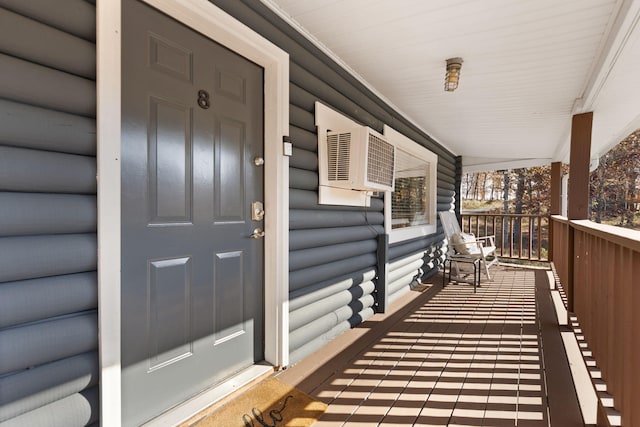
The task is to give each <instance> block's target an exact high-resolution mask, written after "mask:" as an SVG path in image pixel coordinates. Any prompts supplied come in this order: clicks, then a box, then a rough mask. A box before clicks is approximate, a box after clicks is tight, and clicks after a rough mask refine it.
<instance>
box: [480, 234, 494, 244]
mask: <svg viewBox="0 0 640 427" xmlns="http://www.w3.org/2000/svg"><path fill="white" fill-rule="evenodd" d="M495 238H496V236H495V234H491V235H489V236H482V237H476V239H477V240H484V241H485V245H486V241H487V240H488V241H489V245H488V246H495V244H494V243H493V242H494V241H495Z"/></svg>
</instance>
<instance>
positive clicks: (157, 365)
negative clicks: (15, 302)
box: [122, 0, 264, 425]
mask: <svg viewBox="0 0 640 427" xmlns="http://www.w3.org/2000/svg"><path fill="white" fill-rule="evenodd" d="M122 51H123V53H122V105H123V107H122V405H123V407H122V409H123V423H124V425H137V424H140V423H142V422H144V421H145V420H148V419H150V418H152V417H154V416H156V415H158V414H160V413H161V412H163V411H165V410H166V409H169V408H171V407H172V406H174V405H176V404H178V403H180V402H182V401H184V400H186V399H188V398H189V397H191V396H193V395H195V394H197V393H198V392H200V391H202V390H204V389H206V388H207V387H210V386H212V385H214V384H216V383H219V382H221V381H223V380H224V379H225V378H228V377H229V376H231V375H233V374H234V373H236V372H238V371H240V370H242V369H243V368H246V367H248V366H251V365H252V364H254V363H256V362H258V361H260V360H263V359H264V354H263V353H264V344H263V341H264V332H263V280H264V279H263V251H264V247H263V245H264V243H263V240H262V239H261V238H251V237H250V236H251V234H252V233H253V231H254V229H255V228H263V227H264V224H263V221H262V220H252V210H251V204H252V202H254V201H262V200H263V168H262V167H261V166H256V164H255V163H254V159H255V158H257V157H262V156H263V134H264V132H263V70H262V68H260V67H259V66H257V65H256V64H254V63H252V62H250V61H248V60H247V59H245V58H243V57H240V56H238V55H237V54H235V53H233V52H231V51H229V50H227V49H226V48H224V47H222V46H220V45H219V44H217V43H215V42H213V41H212V40H210V39H208V38H206V37H204V36H202V35H201V34H199V33H197V32H195V31H193V30H191V29H189V28H187V27H185V26H183V25H181V24H179V23H178V22H176V21H174V20H172V19H171V18H169V17H167V16H165V15H163V14H162V13H160V12H157V11H156V10H154V9H152V8H151V7H149V6H147V5H145V4H143V3H141V2H138V1H135V0H126V1H125V2H124V4H123V34H122ZM256 237H257V236H256Z"/></svg>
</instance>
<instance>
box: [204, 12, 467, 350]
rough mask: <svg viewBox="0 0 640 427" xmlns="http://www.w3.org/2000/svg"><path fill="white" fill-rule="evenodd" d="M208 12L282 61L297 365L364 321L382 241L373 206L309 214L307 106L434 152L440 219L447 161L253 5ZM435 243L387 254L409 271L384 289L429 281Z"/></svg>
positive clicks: (313, 150) (314, 184)
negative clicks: (387, 129) (254, 35)
mask: <svg viewBox="0 0 640 427" xmlns="http://www.w3.org/2000/svg"><path fill="white" fill-rule="evenodd" d="M213 3H214V4H216V5H217V6H219V7H221V8H222V9H223V10H225V11H226V12H227V13H229V14H230V15H232V16H234V17H235V18H237V19H238V20H240V21H241V22H243V23H244V24H246V25H248V26H249V27H251V28H252V29H253V30H255V31H256V32H258V33H259V34H261V35H262V36H264V37H265V38H267V39H269V40H271V41H272V42H273V43H275V44H276V45H278V46H279V47H280V48H282V49H283V50H285V51H286V52H288V53H289V55H290V68H289V70H290V79H291V82H290V87H289V93H290V114H289V118H290V129H289V133H290V136H291V141H292V143H293V147H294V150H293V156H292V157H291V159H290V170H289V180H290V218H289V221H290V238H289V246H290V277H289V286H290V310H291V312H290V333H291V335H290V351H291V354H290V359H291V361H292V362H296V361H298V360H300V359H302V358H303V357H305V356H306V355H308V354H310V353H311V352H313V351H316V350H317V349H319V348H320V347H322V346H323V345H325V344H326V342H328V341H329V340H331V339H332V338H334V337H335V336H336V335H338V334H340V333H341V332H343V331H345V330H347V329H349V328H351V327H354V326H356V325H358V324H359V323H361V322H362V321H364V320H366V319H367V318H368V317H370V316H371V315H373V313H374V311H375V298H374V295H375V292H374V286H375V276H376V269H377V257H376V251H377V235H378V234H380V233H383V232H384V215H383V208H384V206H383V201H382V200H381V199H373V200H372V203H371V207H370V208H368V209H363V208H357V207H345V206H320V205H318V158H317V151H318V145H317V134H316V127H315V117H314V104H315V102H316V101H320V102H322V103H324V104H325V105H328V106H330V107H331V108H333V109H335V110H338V111H340V112H342V113H343V114H345V115H347V116H349V117H351V118H352V119H354V120H356V121H358V122H360V123H361V124H363V125H367V126H369V127H371V128H373V129H375V130H376V131H378V132H382V130H383V126H384V125H385V124H387V125H389V126H391V127H393V128H394V129H396V130H398V131H399V132H402V133H403V134H405V135H406V136H408V137H409V138H411V139H413V140H415V141H416V142H418V143H419V144H421V145H423V146H425V147H427V148H428V149H430V150H431V151H433V152H435V153H436V154H437V155H438V157H439V158H438V177H439V179H438V209H446V210H449V209H450V206H451V204H452V203H453V200H454V198H453V195H454V194H455V181H456V177H455V170H456V169H455V167H456V159H455V157H454V156H453V155H451V153H449V152H448V151H447V150H446V149H444V148H443V147H441V146H440V145H438V144H437V143H436V142H435V141H433V140H432V139H431V138H429V137H428V136H427V135H426V134H424V132H422V131H420V130H419V129H417V128H416V127H415V126H414V125H413V124H411V123H410V122H409V121H408V120H407V119H406V118H405V117H403V116H402V115H400V114H399V113H398V112H397V111H395V110H394V109H393V108H391V107H390V106H388V105H387V104H385V103H384V102H382V101H381V100H380V99H379V98H378V97H377V96H376V95H375V94H374V93H372V92H371V91H370V90H369V89H367V88H366V87H365V86H364V85H362V84H361V83H360V82H359V81H358V80H356V79H355V78H354V77H353V76H351V75H350V74H349V73H348V72H346V71H345V70H344V69H342V68H341V67H340V66H338V65H337V64H335V63H334V62H333V61H332V60H330V59H329V58H328V57H327V56H326V55H325V54H323V53H322V52H321V51H320V50H319V49H318V48H317V47H315V46H314V45H313V44H312V43H311V42H309V41H308V40H306V39H305V38H304V37H302V36H301V35H300V34H299V33H297V31H296V30H294V29H293V28H291V27H290V26H289V25H287V24H286V23H284V22H283V21H282V20H281V19H280V18H279V17H277V16H276V15H275V14H274V13H273V12H271V11H270V10H269V9H268V8H267V7H266V6H264V5H263V4H261V3H260V2H256V1H250V0H242V1H237V0H213ZM442 238H443V235H442V233H441V232H439V233H438V234H436V235H433V236H428V237H427V238H424V239H419V240H418V241H410V242H407V243H406V244H397V245H394V247H392V248H391V253H392V254H395V255H397V256H395V258H394V257H393V255H392V257H391V258H390V259H391V261H392V265H395V264H394V262H398V264H397V265H398V266H400V265H401V264H402V263H403V262H404V261H403V259H404V258H407V257H408V259H411V260H412V264H411V263H410V265H411V267H410V268H409V269H408V268H407V264H403V267H402V268H404V270H402V273H403V274H402V275H401V277H397V278H396V277H395V276H394V274H397V272H396V273H394V271H393V269H392V270H391V272H390V273H391V277H392V278H394V279H396V280H394V281H392V282H390V283H388V286H389V287H390V288H389V289H392V290H395V291H396V293H397V292H401V291H402V289H408V286H409V284H410V282H411V281H412V279H413V277H415V276H417V277H420V276H426V275H430V274H433V273H434V272H435V271H437V262H436V263H434V262H433V260H434V258H435V257H438V256H439V252H438V248H439V246H440V244H441V241H442ZM416 254H419V255H418V256H417V259H416ZM398 268H401V267H398ZM425 268H426V269H427V270H425Z"/></svg>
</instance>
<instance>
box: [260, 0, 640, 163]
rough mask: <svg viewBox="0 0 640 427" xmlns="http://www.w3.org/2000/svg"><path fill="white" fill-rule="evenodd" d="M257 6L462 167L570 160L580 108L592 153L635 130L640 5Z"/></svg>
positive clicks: (382, 0) (618, 0) (417, 1)
mask: <svg viewBox="0 0 640 427" xmlns="http://www.w3.org/2000/svg"><path fill="white" fill-rule="evenodd" d="M263 1H264V2H265V3H266V4H267V5H269V6H270V7H271V8H272V9H273V10H275V11H276V12H278V13H279V14H280V15H281V16H282V17H284V18H285V19H287V20H289V22H291V23H292V24H293V25H294V26H297V27H298V28H299V29H300V30H301V31H303V32H304V33H305V34H306V35H307V36H308V37H309V38H310V39H312V40H313V41H315V42H316V44H318V45H319V46H320V47H321V48H323V49H324V50H325V52H327V53H329V54H330V55H331V56H333V57H334V59H336V60H338V61H339V62H340V63H341V64H342V65H343V66H345V67H346V68H348V69H350V70H351V71H352V72H354V73H355V74H356V75H357V76H358V77H359V78H360V79H361V80H362V81H363V82H365V84H367V85H368V86H369V87H370V88H371V89H372V90H374V91H375V92H376V93H378V94H379V95H380V96H381V97H383V98H384V99H386V100H387V101H388V102H389V103H391V104H392V105H394V106H395V107H396V108H397V109H398V110H399V111H401V112H402V113H404V114H405V115H407V116H408V117H409V118H410V119H411V120H412V121H413V122H414V123H416V124H417V125H418V126H419V127H420V128H422V129H423V130H424V131H426V132H427V133H428V134H429V135H431V136H432V137H434V138H435V139H436V140H437V141H439V142H440V143H441V144H443V145H444V146H445V147H447V148H449V149H450V150H452V151H453V152H454V153H455V154H457V155H461V156H463V164H464V165H465V169H467V170H474V169H475V170H489V169H496V168H503V167H505V166H507V167H510V165H515V164H518V165H528V164H544V163H548V162H550V161H551V160H562V161H565V162H568V161H569V158H568V152H569V150H568V144H569V136H570V129H571V116H572V115H573V114H576V113H581V112H587V111H593V112H594V129H593V146H592V156H596V155H598V154H601V153H604V152H606V150H608V149H609V148H610V147H611V146H613V145H615V144H616V143H617V142H619V140H620V139H621V138H623V137H624V136H626V135H627V134H628V133H630V132H631V131H632V130H634V129H636V128H638V127H640V36H639V33H640V24H638V21H639V19H640V0H562V1H557V0H313V1H310V0H263ZM457 56H459V57H462V58H463V59H464V64H463V66H462V73H461V79H460V86H459V87H458V89H457V90H456V91H455V92H444V89H443V85H444V73H445V60H446V59H447V58H451V57H457Z"/></svg>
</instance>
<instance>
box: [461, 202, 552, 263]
mask: <svg viewBox="0 0 640 427" xmlns="http://www.w3.org/2000/svg"><path fill="white" fill-rule="evenodd" d="M462 231H464V232H467V233H473V234H475V235H476V236H489V235H494V236H495V244H496V248H497V250H496V252H497V254H498V257H500V258H509V259H519V260H528V261H547V260H548V259H549V217H548V216H547V215H521V214H470V213H463V214H462Z"/></svg>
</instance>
